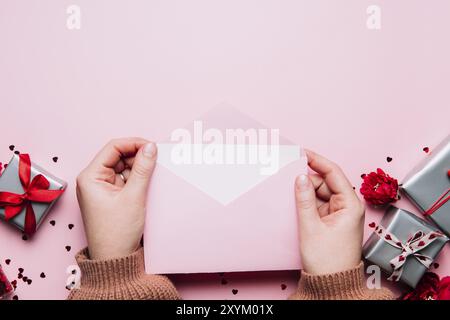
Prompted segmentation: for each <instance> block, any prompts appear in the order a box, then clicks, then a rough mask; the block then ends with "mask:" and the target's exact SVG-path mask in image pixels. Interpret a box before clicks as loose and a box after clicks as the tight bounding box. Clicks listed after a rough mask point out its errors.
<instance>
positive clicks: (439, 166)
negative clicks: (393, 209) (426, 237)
mask: <svg viewBox="0 0 450 320" xmlns="http://www.w3.org/2000/svg"><path fill="white" fill-rule="evenodd" d="M449 170H450V135H449V136H447V138H446V139H445V140H444V141H443V142H442V143H441V144H440V145H439V146H437V147H436V148H435V150H432V153H431V155H430V156H429V157H427V159H425V160H424V161H423V162H421V163H419V165H418V166H417V167H416V168H414V169H413V170H412V171H411V172H410V173H409V174H408V176H407V177H406V178H405V179H404V181H403V186H402V190H403V192H404V193H405V194H406V196H407V197H408V198H409V199H411V200H412V202H413V203H414V204H415V205H416V206H417V207H418V208H419V209H420V210H421V211H422V212H424V211H427V210H428V209H429V208H430V207H431V206H432V205H433V204H434V203H435V202H436V200H438V199H439V197H440V196H441V195H442V194H443V193H444V192H445V191H447V190H448V188H450V177H449V176H448V171H449ZM427 218H429V219H431V220H432V221H433V222H434V223H435V224H436V225H437V226H439V228H440V229H441V230H442V232H444V233H445V234H446V235H447V236H450V201H448V202H447V203H445V204H444V205H443V206H442V207H440V208H439V209H438V210H437V211H435V212H434V213H433V214H432V215H429V216H427Z"/></svg>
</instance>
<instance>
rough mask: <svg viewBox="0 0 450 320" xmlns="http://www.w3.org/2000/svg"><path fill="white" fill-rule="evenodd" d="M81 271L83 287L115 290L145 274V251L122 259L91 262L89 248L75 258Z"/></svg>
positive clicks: (142, 250) (139, 251) (139, 250)
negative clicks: (114, 288)
mask: <svg viewBox="0 0 450 320" xmlns="http://www.w3.org/2000/svg"><path fill="white" fill-rule="evenodd" d="M75 258H76V260H77V262H78V265H79V267H80V270H81V274H82V275H83V276H82V277H81V285H82V286H85V287H87V288H93V289H95V288H103V289H104V288H113V287H117V286H118V285H123V284H124V283H128V282H130V281H133V280H137V279H138V278H139V277H142V276H143V275H144V273H145V269H144V249H143V248H139V249H138V250H137V251H136V252H134V253H132V254H130V255H129V256H126V257H122V258H115V259H110V260H90V258H89V251H88V248H85V249H84V250H82V251H80V252H79V253H78V254H77V255H76V256H75Z"/></svg>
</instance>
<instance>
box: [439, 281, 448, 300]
mask: <svg viewBox="0 0 450 320" xmlns="http://www.w3.org/2000/svg"><path fill="white" fill-rule="evenodd" d="M437 299H438V300H450V277H444V278H442V280H441V282H440V283H439V286H438V296H437Z"/></svg>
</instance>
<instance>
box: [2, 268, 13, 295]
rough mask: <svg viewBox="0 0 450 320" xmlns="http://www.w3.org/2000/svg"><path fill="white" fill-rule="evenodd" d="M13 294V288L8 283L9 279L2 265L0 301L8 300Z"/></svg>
mask: <svg viewBox="0 0 450 320" xmlns="http://www.w3.org/2000/svg"><path fill="white" fill-rule="evenodd" d="M11 292H13V287H12V285H11V283H10V282H9V281H8V278H6V275H5V273H4V272H3V269H2V265H1V264H0V300H1V299H3V298H6V297H7V296H8V295H9V294H10V293H11Z"/></svg>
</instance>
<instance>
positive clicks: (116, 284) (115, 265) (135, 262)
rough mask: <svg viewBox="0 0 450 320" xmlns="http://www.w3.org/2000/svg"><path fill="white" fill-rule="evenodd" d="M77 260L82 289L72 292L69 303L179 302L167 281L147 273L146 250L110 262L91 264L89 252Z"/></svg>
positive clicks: (169, 282)
mask: <svg viewBox="0 0 450 320" xmlns="http://www.w3.org/2000/svg"><path fill="white" fill-rule="evenodd" d="M75 258H76V260H77V263H78V266H79V267H80V270H81V286H80V288H79V289H73V290H72V291H71V292H70V294H69V297H68V299H69V300H176V299H180V296H179V295H178V292H177V290H176V289H175V287H174V286H173V284H172V282H171V281H170V280H169V279H168V278H167V277H165V276H159V275H148V274H146V273H145V270H144V249H143V248H140V249H138V250H137V251H136V252H134V253H133V254H131V255H129V256H126V257H122V258H117V259H111V260H90V259H89V252H88V250H87V248H86V249H84V250H82V251H80V252H79V253H78V254H77V255H76V257H75Z"/></svg>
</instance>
